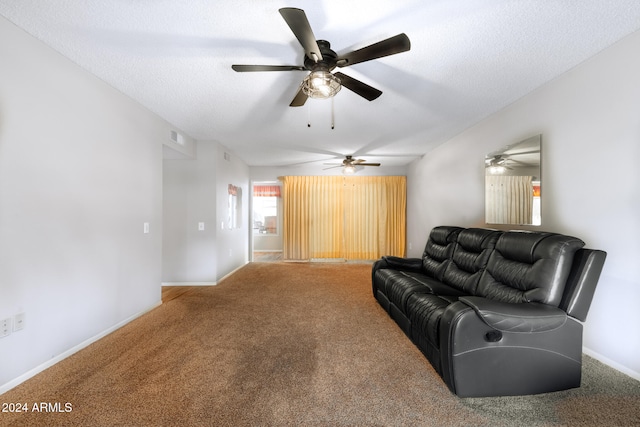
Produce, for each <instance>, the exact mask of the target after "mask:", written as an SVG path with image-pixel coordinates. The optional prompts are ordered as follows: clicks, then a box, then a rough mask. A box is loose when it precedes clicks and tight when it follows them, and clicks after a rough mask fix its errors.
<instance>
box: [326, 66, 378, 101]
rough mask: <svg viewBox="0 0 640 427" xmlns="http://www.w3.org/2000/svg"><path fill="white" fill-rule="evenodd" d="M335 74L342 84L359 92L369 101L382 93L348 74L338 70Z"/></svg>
mask: <svg viewBox="0 0 640 427" xmlns="http://www.w3.org/2000/svg"><path fill="white" fill-rule="evenodd" d="M334 76H336V77H338V78H339V79H340V83H341V84H342V86H344V87H346V88H347V89H349V90H350V91H353V92H355V93H357V94H358V95H360V96H361V97H363V98H365V99H367V100H369V101H373V100H374V99H376V98H377V97H379V96H380V95H382V92H381V91H379V90H378V89H376V88H374V87H371V86H369V85H368V84H366V83H362V82H361V81H360V80H356V79H354V78H353V77H349V76H347V75H346V74H343V73H340V72H337V73H334Z"/></svg>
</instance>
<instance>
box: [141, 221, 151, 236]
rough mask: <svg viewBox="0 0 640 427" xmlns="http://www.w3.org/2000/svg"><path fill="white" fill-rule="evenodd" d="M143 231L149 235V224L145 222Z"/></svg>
mask: <svg viewBox="0 0 640 427" xmlns="http://www.w3.org/2000/svg"><path fill="white" fill-rule="evenodd" d="M142 231H143V233H144V234H149V223H148V222H145V223H143V224H142Z"/></svg>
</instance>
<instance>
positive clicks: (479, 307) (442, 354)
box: [372, 226, 606, 397]
mask: <svg viewBox="0 0 640 427" xmlns="http://www.w3.org/2000/svg"><path fill="white" fill-rule="evenodd" d="M605 257H606V253H605V252H603V251H600V250H592V249H585V248H584V242H583V241H582V240H580V239H577V238H575V237H571V236H565V235H561V234H554V233H546V232H531V231H497V230H490V229H483V228H467V229H464V228H460V227H451V226H441V227H436V228H434V229H433V230H432V231H431V233H430V235H429V239H428V241H427V244H426V247H425V250H424V253H423V256H422V258H398V257H390V256H389V257H383V258H382V259H380V260H378V261H376V263H375V264H374V265H373V271H372V281H373V295H374V296H375V298H376V299H377V301H378V302H379V303H380V305H381V306H382V307H383V308H384V309H385V310H386V311H387V312H388V313H389V315H390V316H391V317H392V318H393V319H394V320H395V321H396V323H397V324H398V325H399V326H400V328H402V330H403V331H404V332H405V334H406V335H407V336H408V337H409V338H411V340H412V341H413V343H414V344H415V345H416V346H417V347H418V348H419V349H420V350H421V351H422V352H423V354H424V355H425V356H426V358H427V359H428V360H429V361H430V362H431V364H432V365H433V367H434V368H435V370H436V371H437V372H438V373H439V374H440V376H441V377H442V379H443V380H444V382H445V383H446V384H447V386H448V387H449V389H450V390H451V391H452V392H453V393H455V394H457V395H458V396H460V397H481V396H507V395H525V394H536V393H544V392H551V391H557V390H564V389H569V388H575V387H579V386H580V380H581V371H582V369H581V368H582V323H581V322H584V321H585V320H586V316H587V312H588V310H589V306H590V305H591V300H592V298H593V294H594V291H595V288H596V284H597V282H598V279H599V277H600V272H601V271H602V267H603V264H604V260H605Z"/></svg>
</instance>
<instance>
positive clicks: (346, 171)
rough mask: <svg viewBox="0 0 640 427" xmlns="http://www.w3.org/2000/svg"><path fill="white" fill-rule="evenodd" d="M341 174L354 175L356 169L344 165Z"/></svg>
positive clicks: (352, 166)
mask: <svg viewBox="0 0 640 427" xmlns="http://www.w3.org/2000/svg"><path fill="white" fill-rule="evenodd" d="M342 173H343V174H345V175H353V174H354V173H356V167H355V166H354V165H346V166H345V167H344V168H343V169H342Z"/></svg>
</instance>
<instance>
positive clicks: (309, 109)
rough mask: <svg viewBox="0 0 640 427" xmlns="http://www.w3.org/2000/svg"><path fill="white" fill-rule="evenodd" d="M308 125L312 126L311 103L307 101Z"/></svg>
mask: <svg viewBox="0 0 640 427" xmlns="http://www.w3.org/2000/svg"><path fill="white" fill-rule="evenodd" d="M307 127H308V128H310V127H311V103H310V102H309V103H307Z"/></svg>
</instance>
